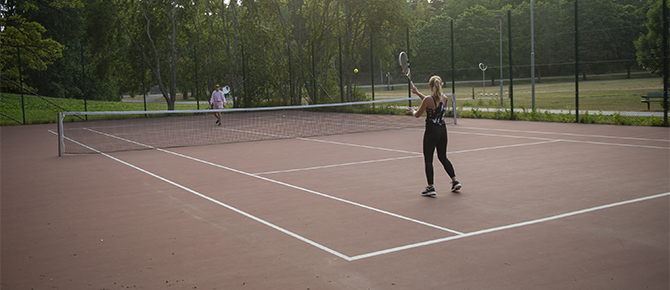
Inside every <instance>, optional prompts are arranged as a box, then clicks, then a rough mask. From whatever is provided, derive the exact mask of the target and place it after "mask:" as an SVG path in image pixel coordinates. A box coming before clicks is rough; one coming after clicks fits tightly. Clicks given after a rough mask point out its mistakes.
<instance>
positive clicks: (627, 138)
mask: <svg viewBox="0 0 670 290" xmlns="http://www.w3.org/2000/svg"><path fill="white" fill-rule="evenodd" d="M457 128H462V129H472V130H490V131H503V132H516V133H531V134H545V135H564V136H576V137H594V138H607V139H624V140H637V141H658V142H670V140H667V139H649V138H638V137H621V136H608V135H587V134H575V133H557V132H542V131H524V130H512V129H490V128H475V127H463V126H458V127H457Z"/></svg>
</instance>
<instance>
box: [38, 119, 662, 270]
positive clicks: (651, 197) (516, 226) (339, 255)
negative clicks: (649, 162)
mask: <svg viewBox="0 0 670 290" xmlns="http://www.w3.org/2000/svg"><path fill="white" fill-rule="evenodd" d="M49 132H51V133H53V134H56V133H55V132H53V131H51V130H49ZM100 133H101V132H100ZM101 134H103V135H108V134H105V133H101ZM108 136H111V137H114V138H118V139H123V138H119V137H116V136H113V135H108ZM68 139H69V140H70V141H72V142H74V143H77V144H79V145H81V146H82V147H85V148H88V149H90V150H92V151H95V152H98V153H100V154H101V155H103V156H106V157H108V158H111V159H113V160H115V161H118V162H120V163H122V164H125V165H127V166H130V167H132V168H135V169H137V170H139V171H141V172H144V173H146V174H149V175H151V176H154V177H156V178H158V179H160V180H163V181H165V182H167V183H170V184H172V185H175V186H177V187H179V188H182V189H184V190H186V191H189V192H191V193H193V194H195V195H198V196H200V197H202V198H205V199H207V200H209V201H212V202H214V203H216V204H219V205H221V206H224V207H226V208H229V209H231V210H233V211H235V212H238V213H240V214H242V215H244V216H247V217H249V218H251V219H252V220H255V221H258V222H260V223H262V224H265V225H267V226H269V227H272V228H274V229H276V230H278V231H281V232H283V233H286V234H288V235H290V236H292V237H294V238H296V239H298V240H301V241H303V242H305V243H307V244H310V245H312V246H314V247H317V248H319V249H321V250H323V251H326V252H328V253H331V254H333V255H335V256H337V257H340V258H342V259H344V260H346V261H356V260H362V259H366V258H371V257H375V256H379V255H383V254H389V253H394V252H399V251H402V250H407V249H412V248H418V247H422V246H427V245H432V244H437V243H441V242H446V241H451V240H456V239H461V238H466V237H471V236H476V235H482V234H487V233H492V232H497V231H503V230H508V229H513V228H518V227H522V226H527V225H532V224H538V223H543V222H548V221H552V220H558V219H561V218H566V217H570V216H575V215H579V214H583V213H588V212H593V211H597V210H602V209H607V208H611V207H616V206H621V205H626V204H631V203H636V202H642V201H646V200H651V199H655V198H661V197H665V196H670V192H667V193H663V194H657V195H652V196H647V197H642V198H637V199H632V200H627V201H622V202H616V203H611V204H607V205H602V206H597V207H592V208H588V209H583V210H578V211H573V212H569V213H564V214H559V215H555V216H551V217H545V218H540V219H535V220H531V221H526V222H520V223H515V224H510V225H505V226H500V227H494V228H489V229H484V230H479V231H474V232H470V233H460V232H456V235H455V236H450V237H446V238H440V239H434V240H430V241H424V242H420V243H415V244H410V245H405V246H400V247H394V248H389V249H385V250H380V251H375V252H370V253H367V254H362V255H357V256H353V257H350V256H347V255H344V254H342V253H339V252H337V251H335V250H332V249H330V248H328V247H325V246H323V245H321V244H318V243H316V242H314V241H311V240H309V239H307V238H304V237H302V236H300V235H297V234H295V233H293V232H290V231H288V230H285V229H283V228H281V227H278V226H276V225H274V224H272V223H269V222H267V221H265V220H262V219H260V218H257V217H255V216H253V215H250V214H248V213H246V212H244V211H241V210H239V209H236V208H234V207H232V206H229V205H227V204H225V203H222V202H220V201H218V200H215V199H213V198H211V197H208V196H206V195H203V194H201V193H198V192H196V191H194V190H191V189H189V188H187V187H184V186H182V185H179V184H177V183H175V182H173V181H170V180H168V179H165V178H163V177H160V176H158V175H155V174H153V173H151V172H148V171H146V170H144V169H141V168H139V167H137V166H134V165H132V164H129V163H126V162H124V161H122V160H120V159H117V158H115V157H113V156H111V155H108V154H106V153H103V152H100V151H98V150H95V149H93V148H91V147H88V146H86V145H83V144H81V143H79V142H77V141H74V140H72V139H70V138H68ZM555 141H559V140H555ZM128 142H131V143H135V144H140V143H137V142H134V141H130V140H128ZM141 145H143V146H146V147H149V148H154V149H157V150H159V151H162V152H165V153H170V154H174V155H177V156H181V157H185V158H188V159H192V160H197V161H200V162H204V163H206V164H210V165H213V166H217V167H220V168H224V169H227V170H231V171H234V172H239V173H242V174H245V175H248V176H253V177H256V178H259V179H262V180H267V181H270V182H274V183H278V184H282V185H286V186H289V187H292V188H297V189H302V188H299V187H296V186H293V185H290V184H286V183H283V182H279V181H274V180H272V179H268V178H264V177H261V176H257V175H253V174H250V173H246V172H242V171H238V170H235V169H232V168H227V167H225V166H222V165H218V164H214V163H211V162H207V161H202V160H199V159H196V158H193V157H190V156H185V155H182V154H179V153H175V152H171V151H167V150H163V149H159V148H155V147H152V146H148V145H144V144H141ZM302 190H305V191H307V192H311V193H314V194H318V195H321V196H325V197H329V198H333V199H336V200H340V201H343V202H348V203H352V202H349V201H346V200H343V199H339V198H334V197H330V196H327V195H324V194H321V193H318V192H314V191H311V190H308V189H302ZM352 204H356V203H352ZM363 207H364V208H369V209H372V210H375V209H374V208H370V207H367V206H363ZM392 215H395V214H392ZM396 216H397V215H396ZM421 223H422V224H425V225H430V224H427V223H423V222H421ZM448 231H450V230H448Z"/></svg>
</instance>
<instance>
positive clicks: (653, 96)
mask: <svg viewBox="0 0 670 290" xmlns="http://www.w3.org/2000/svg"><path fill="white" fill-rule="evenodd" d="M640 102H643V103H647V110H649V109H651V106H650V105H651V103H652V102H659V103H662V102H663V92H649V93H647V95H646V96H642V100H640ZM661 106H663V105H661Z"/></svg>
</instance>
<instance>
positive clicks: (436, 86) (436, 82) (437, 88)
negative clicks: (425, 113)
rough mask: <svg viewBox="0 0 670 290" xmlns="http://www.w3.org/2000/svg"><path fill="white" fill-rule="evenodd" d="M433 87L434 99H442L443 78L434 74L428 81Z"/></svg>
mask: <svg viewBox="0 0 670 290" xmlns="http://www.w3.org/2000/svg"><path fill="white" fill-rule="evenodd" d="M428 83H429V84H430V86H431V87H432V88H433V99H434V100H435V102H441V101H442V79H441V78H440V77H439V76H432V77H430V80H429V81H428Z"/></svg>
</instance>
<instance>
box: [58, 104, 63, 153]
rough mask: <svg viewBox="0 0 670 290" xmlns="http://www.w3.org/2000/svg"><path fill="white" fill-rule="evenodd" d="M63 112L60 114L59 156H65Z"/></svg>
mask: <svg viewBox="0 0 670 290" xmlns="http://www.w3.org/2000/svg"><path fill="white" fill-rule="evenodd" d="M63 145H64V144H63V112H58V156H59V157H60V156H63Z"/></svg>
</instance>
